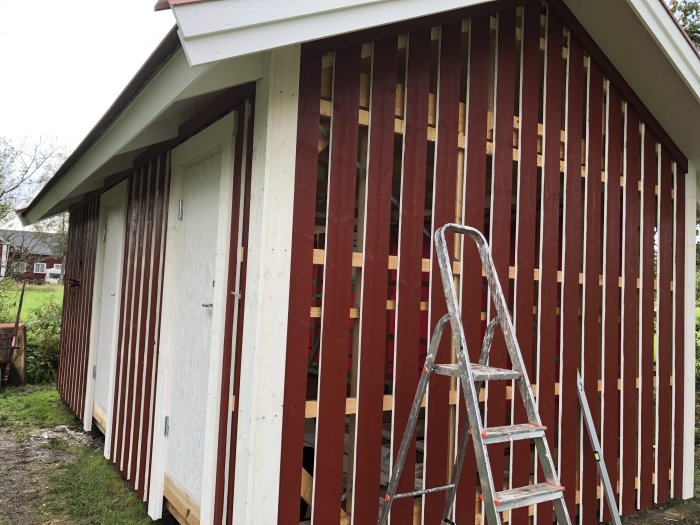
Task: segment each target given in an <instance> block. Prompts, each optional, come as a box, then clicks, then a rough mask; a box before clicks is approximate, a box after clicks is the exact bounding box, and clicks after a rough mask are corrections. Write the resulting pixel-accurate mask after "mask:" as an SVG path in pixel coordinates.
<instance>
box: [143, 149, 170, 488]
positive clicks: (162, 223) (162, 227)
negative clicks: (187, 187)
mask: <svg viewBox="0 0 700 525" xmlns="http://www.w3.org/2000/svg"><path fill="white" fill-rule="evenodd" d="M162 162H163V163H164V168H163V173H164V177H163V192H162V195H161V199H160V202H159V206H160V212H159V216H158V226H157V231H158V237H157V238H156V241H157V243H158V244H156V247H157V249H158V252H157V253H159V254H160V260H159V264H158V266H157V273H158V283H159V284H158V285H159V289H158V291H157V292H156V295H155V299H154V301H155V302H154V305H153V306H152V308H154V309H155V311H156V312H157V314H156V318H155V328H154V331H153V338H154V342H153V345H154V348H153V372H152V378H153V387H152V388H151V396H153V398H155V393H156V389H157V386H158V381H157V379H158V376H157V375H156V371H157V370H158V359H159V354H160V339H159V335H160V322H161V318H160V313H161V309H162V304H163V272H164V267H165V265H164V261H165V248H166V241H167V224H168V197H169V195H170V151H167V152H166V153H164V154H163V156H162ZM152 403H153V404H154V405H155V399H153V400H152ZM149 406H150V405H149ZM148 424H149V437H148V440H149V443H148V446H149V449H148V455H147V458H148V459H147V461H146V462H145V468H146V475H145V479H146V483H145V485H144V487H147V486H148V483H149V482H150V478H151V468H150V467H151V465H150V461H151V457H152V455H153V432H152V429H153V415H151V416H150V417H149V420H148ZM146 495H147V498H148V497H150V496H149V495H148V493H146Z"/></svg>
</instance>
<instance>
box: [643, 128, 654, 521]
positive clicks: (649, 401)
mask: <svg viewBox="0 0 700 525" xmlns="http://www.w3.org/2000/svg"><path fill="white" fill-rule="evenodd" d="M643 159H644V167H643V172H642V227H641V232H642V233H641V243H642V248H641V251H642V260H641V265H642V268H641V273H642V274H641V319H640V323H641V327H640V331H639V337H640V341H639V344H640V350H641V364H642V365H641V366H642V368H641V371H640V385H641V393H640V403H641V407H640V412H641V424H642V427H641V429H640V433H641V441H640V446H641V458H642V464H641V473H640V479H639V487H640V488H639V493H640V496H639V497H640V508H642V509H646V508H649V507H651V505H652V503H653V501H652V498H653V493H654V491H653V483H652V474H653V471H654V457H655V455H656V454H655V451H654V415H655V412H656V410H655V407H654V385H653V381H654V234H655V226H656V206H655V201H656V197H655V195H654V186H655V185H656V180H657V175H658V164H657V159H656V138H655V137H654V136H653V135H652V134H651V133H650V132H649V130H648V129H646V130H645V133H644V150H643Z"/></svg>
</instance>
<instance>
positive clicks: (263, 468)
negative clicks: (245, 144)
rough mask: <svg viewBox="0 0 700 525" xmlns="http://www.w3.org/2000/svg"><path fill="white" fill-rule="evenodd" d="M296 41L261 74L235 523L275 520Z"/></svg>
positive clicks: (267, 61)
mask: <svg viewBox="0 0 700 525" xmlns="http://www.w3.org/2000/svg"><path fill="white" fill-rule="evenodd" d="M299 58H300V48H299V46H292V47H287V48H282V49H277V50H273V51H271V52H269V53H267V54H266V56H265V58H264V66H263V78H262V79H261V80H259V81H258V84H257V89H256V102H255V131H254V135H253V169H252V180H251V195H250V234H249V235H250V237H249V239H250V242H249V246H248V249H247V252H246V255H245V256H246V258H247V261H248V266H247V272H248V275H247V283H246V292H245V312H244V316H245V320H246V322H245V326H244V328H243V344H242V348H243V351H242V354H241V371H242V373H241V385H240V399H239V400H238V410H239V416H238V417H239V419H238V436H237V448H236V471H235V478H234V501H235V504H234V510H233V523H276V522H277V508H278V507H277V504H276V502H277V498H278V495H279V479H280V447H281V441H282V409H283V401H284V371H285V358H286V348H287V344H286V343H287V320H288V316H287V311H288V308H289V281H290V260H291V256H290V255H291V241H292V218H293V217H292V215H293V199H290V198H289V196H290V195H293V194H294V181H295V179H294V172H295V161H296V133H297V105H298V86H299Z"/></svg>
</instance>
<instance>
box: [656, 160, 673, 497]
mask: <svg viewBox="0 0 700 525" xmlns="http://www.w3.org/2000/svg"><path fill="white" fill-rule="evenodd" d="M658 187H659V201H658V202H659V222H658V224H659V230H658V236H659V248H658V251H657V257H658V259H657V268H658V270H657V272H658V274H657V275H658V289H657V294H658V298H657V305H658V321H657V327H656V329H657V335H658V338H657V342H658V346H657V351H656V371H657V383H656V399H657V404H658V414H659V419H658V425H659V428H658V444H657V454H658V467H657V472H656V484H657V487H658V491H657V503H666V502H667V501H668V500H669V499H670V498H671V484H670V481H669V470H670V468H671V435H672V433H673V430H672V427H671V421H672V419H671V413H672V411H673V404H672V402H671V376H672V373H673V371H672V370H671V365H672V363H673V361H672V353H673V294H672V292H671V281H672V280H673V201H672V199H671V189H672V188H673V171H672V166H671V157H670V155H669V153H668V150H666V149H665V148H662V150H661V173H660V175H659V184H658Z"/></svg>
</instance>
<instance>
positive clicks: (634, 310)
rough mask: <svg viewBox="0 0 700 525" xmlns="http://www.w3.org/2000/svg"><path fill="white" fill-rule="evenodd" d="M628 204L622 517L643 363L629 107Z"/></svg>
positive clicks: (634, 138) (635, 146)
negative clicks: (640, 358) (641, 356)
mask: <svg viewBox="0 0 700 525" xmlns="http://www.w3.org/2000/svg"><path fill="white" fill-rule="evenodd" d="M625 144H626V150H625V158H626V162H627V165H626V168H625V201H624V239H623V246H624V247H623V250H624V252H623V267H622V271H623V276H622V282H623V291H622V293H623V301H622V305H623V306H622V352H623V362H624V365H623V385H622V407H621V408H622V425H623V429H624V431H623V434H622V450H623V451H624V454H623V458H622V464H621V468H622V480H621V481H622V514H624V515H627V514H632V513H633V512H634V511H635V509H636V507H637V491H636V489H635V478H636V475H637V435H638V428H637V427H638V425H637V384H636V383H637V363H638V361H639V339H638V336H639V290H638V288H637V280H638V278H639V211H640V202H639V189H638V184H639V183H640V182H641V163H640V158H641V137H640V134H639V117H637V114H636V113H635V112H634V110H633V109H632V108H631V107H629V106H627V125H626V137H625Z"/></svg>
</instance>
